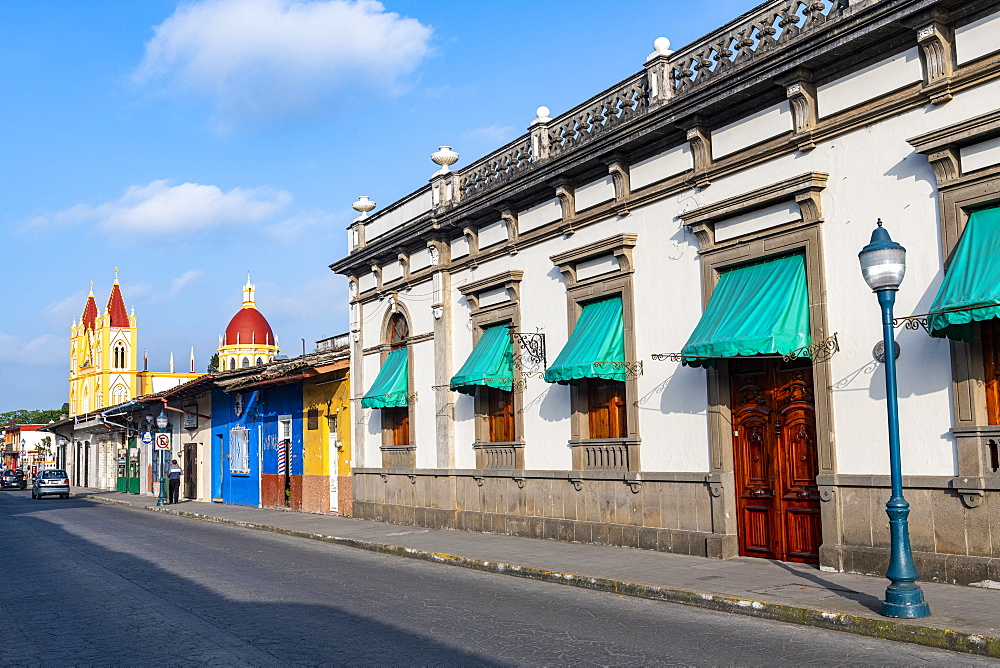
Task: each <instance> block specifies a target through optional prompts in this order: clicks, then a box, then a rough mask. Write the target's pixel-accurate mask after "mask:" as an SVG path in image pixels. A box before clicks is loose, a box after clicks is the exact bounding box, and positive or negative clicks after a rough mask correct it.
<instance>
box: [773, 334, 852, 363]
mask: <svg viewBox="0 0 1000 668" xmlns="http://www.w3.org/2000/svg"><path fill="white" fill-rule="evenodd" d="M839 352H840V342H839V341H837V332H834V333H833V334H832V335H831V336H828V337H826V338H825V339H823V340H822V341H817V342H816V343H811V344H809V345H808V346H802V347H801V348H797V349H796V350H793V351H792V352H790V353H788V354H787V355H782V357H781V359H783V360H785V361H786V362H791V361H792V360H794V359H797V358H799V357H811V358H812V360H813V361H814V362H822V361H825V360H828V359H830V358H831V357H833V356H834V354H836V353H839Z"/></svg>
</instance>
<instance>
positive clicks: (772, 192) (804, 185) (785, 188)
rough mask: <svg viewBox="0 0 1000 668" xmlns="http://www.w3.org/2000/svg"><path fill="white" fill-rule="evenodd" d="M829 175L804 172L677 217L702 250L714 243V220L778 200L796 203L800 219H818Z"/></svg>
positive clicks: (815, 220)
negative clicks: (823, 191) (692, 234)
mask: <svg viewBox="0 0 1000 668" xmlns="http://www.w3.org/2000/svg"><path fill="white" fill-rule="evenodd" d="M829 176H830V175H829V174H826V173H824V172H806V173H805V174H800V175H799V176H795V177H792V178H790V179H786V180H784V181H779V182H778V183H773V184H771V185H769V186H764V187H763V188H758V189H757V190H752V191H750V192H748V193H744V194H742V195H737V196H736V197H730V198H728V199H724V200H721V201H719V202H715V203H714V204H709V205H707V206H701V207H698V208H697V209H691V210H690V211H684V212H682V213H680V214H679V217H680V219H681V220H682V221H683V222H684V224H685V225H686V226H687V227H688V229H690V230H691V232H693V233H694V235H695V236H696V237H697V238H698V243H699V246H700V247H701V250H702V251H705V250H708V249H710V248H712V247H713V246H714V245H715V224H716V223H717V222H718V221H720V220H726V219H727V218H733V217H735V216H739V215H743V214H746V213H750V212H752V211H756V210H758V209H763V208H765V207H768V206H771V205H774V204H778V203H781V202H793V201H794V202H795V203H797V204H798V205H799V211H800V213H801V214H802V222H804V223H818V222H821V221H822V220H823V211H822V207H821V206H820V193H821V192H822V190H823V189H824V188H825V187H826V181H827V179H828V178H829Z"/></svg>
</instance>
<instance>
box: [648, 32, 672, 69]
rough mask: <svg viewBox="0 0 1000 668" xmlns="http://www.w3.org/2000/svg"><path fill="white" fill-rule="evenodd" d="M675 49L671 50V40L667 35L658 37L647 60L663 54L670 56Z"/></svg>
mask: <svg viewBox="0 0 1000 668" xmlns="http://www.w3.org/2000/svg"><path fill="white" fill-rule="evenodd" d="M672 53H673V51H671V50H670V40H669V39H667V38H666V37H657V38H656V39H655V40H653V53H651V54H649V56H648V57H647V58H646V62H647V63H648V62H649V61H651V60H653V59H654V58H659V57H661V56H669V55H670V54H672Z"/></svg>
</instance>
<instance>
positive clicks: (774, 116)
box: [712, 101, 792, 158]
mask: <svg viewBox="0 0 1000 668" xmlns="http://www.w3.org/2000/svg"><path fill="white" fill-rule="evenodd" d="M791 129H792V110H791V108H790V107H789V105H788V102H787V101H785V102H781V103H779V104H776V105H773V106H770V107H768V108H766V109H761V110H760V111H757V112H754V113H753V114H750V115H749V116H747V117H746V118H741V119H740V120H738V121H736V122H735V123H730V124H729V125H724V126H722V127H721V128H719V129H718V130H715V131H713V132H712V157H714V158H721V157H722V156H725V155H729V154H730V153H733V152H735V151H738V150H740V149H743V148H746V147H747V146H753V145H754V144H758V143H760V142H762V141H764V140H765V139H770V138H771V137H775V136H777V135H780V134H782V133H784V132H788V131H789V130H791Z"/></svg>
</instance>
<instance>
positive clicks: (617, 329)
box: [545, 297, 625, 383]
mask: <svg viewBox="0 0 1000 668" xmlns="http://www.w3.org/2000/svg"><path fill="white" fill-rule="evenodd" d="M616 362H617V363H619V364H617V365H616V364H614V363H616ZM623 362H625V329H624V319H623V317H622V299H621V297H612V298H611V299H602V300H601V301H598V302H591V303H589V304H585V305H584V307H583V311H582V312H581V313H580V319H579V320H577V321H576V327H575V328H573V333H572V334H571V335H570V337H569V341H567V342H566V345H565V346H563V349H562V350H561V351H560V352H559V356H558V357H556V361H555V362H553V363H552V366H550V367H549V368H548V369H547V370H546V371H545V380H546V381H547V382H549V383H568V382H570V381H573V380H580V379H581V378H607V379H610V380H625V371H624V368H623V367H624V365H623V364H622V363H623ZM615 366H618V367H619V368H618V369H616V368H615Z"/></svg>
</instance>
